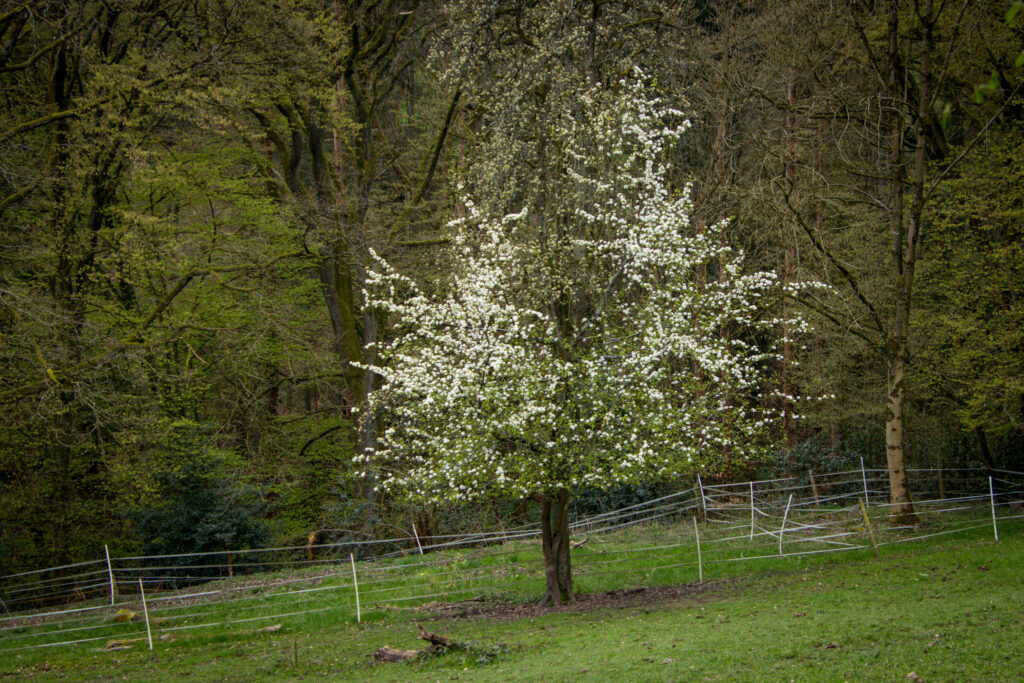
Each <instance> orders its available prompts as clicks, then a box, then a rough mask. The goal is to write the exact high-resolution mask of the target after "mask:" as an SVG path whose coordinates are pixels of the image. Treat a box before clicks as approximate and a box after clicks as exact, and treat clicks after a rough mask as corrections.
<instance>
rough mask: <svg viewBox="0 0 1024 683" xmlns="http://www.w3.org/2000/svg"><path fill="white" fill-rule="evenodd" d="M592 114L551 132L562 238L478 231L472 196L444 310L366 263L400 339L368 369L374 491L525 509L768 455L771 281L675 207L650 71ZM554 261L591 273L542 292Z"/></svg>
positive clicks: (504, 219)
mask: <svg viewBox="0 0 1024 683" xmlns="http://www.w3.org/2000/svg"><path fill="white" fill-rule="evenodd" d="M584 101H585V102H586V103H587V104H588V106H589V108H590V109H591V110H592V111H598V112H600V114H599V115H597V116H595V117H593V118H590V119H588V120H583V119H581V118H578V117H577V118H575V119H573V118H572V117H567V118H566V121H565V124H564V126H563V129H562V130H561V131H559V135H560V136H561V137H562V138H563V140H564V142H565V149H566V151H567V153H566V158H567V159H568V164H567V166H568V167H567V168H566V178H568V180H567V183H568V184H569V186H570V190H571V196H572V197H574V198H575V201H574V204H573V206H574V212H573V213H572V215H571V216H570V217H569V219H568V222H567V224H568V225H569V228H570V229H569V235H570V236H569V238H568V239H567V240H563V241H561V242H558V241H546V240H538V239H536V223H535V222H531V220H530V219H531V216H529V215H528V214H527V212H525V211H522V212H519V213H515V214H509V215H505V216H501V217H492V216H487V215H481V213H480V212H478V211H477V209H476V207H475V206H474V204H473V203H472V202H471V201H468V200H467V201H466V205H467V207H468V210H469V217H468V218H467V219H464V220H461V221H456V222H454V223H453V224H452V226H453V228H454V229H455V230H457V238H456V240H455V245H456V246H455V248H456V249H457V250H458V252H459V254H458V258H457V259H455V261H456V262H457V263H458V264H459V270H458V272H457V273H455V274H454V275H453V279H452V282H451V286H450V288H449V289H448V291H449V292H450V293H449V294H448V295H446V296H444V297H440V298H431V297H427V296H425V295H424V294H423V293H422V292H421V291H420V290H419V288H417V286H416V285H415V283H413V282H412V281H411V280H410V279H408V278H406V277H404V276H402V275H401V274H399V273H397V272H395V270H394V269H392V268H391V267H390V266H389V265H388V264H387V263H386V262H385V261H384V260H383V259H381V258H379V257H377V256H376V255H374V259H375V263H376V265H375V267H374V268H373V270H372V271H371V273H370V277H369V280H368V284H367V291H366V299H367V301H368V302H369V303H370V304H371V305H373V306H377V307H379V308H380V309H381V310H383V311H385V312H386V313H388V314H389V316H390V317H391V319H392V320H393V321H395V322H396V323H397V329H398V335H397V336H396V338H395V340H394V341H393V342H391V343H390V344H387V345H385V346H384V347H382V348H381V349H380V359H381V361H380V364H379V365H378V366H376V367H374V368H373V370H374V371H375V372H376V373H378V374H379V375H380V376H381V378H382V386H381V388H380V390H378V391H377V392H375V393H374V395H373V396H372V398H371V408H372V409H373V410H375V411H376V412H377V413H378V414H379V416H380V418H381V420H382V423H383V424H384V425H385V427H384V429H383V432H382V434H381V437H380V442H379V447H378V449H377V451H376V452H375V453H366V454H362V455H360V456H357V460H358V462H360V463H361V464H363V465H364V466H365V467H366V468H367V469H369V468H370V467H376V468H379V470H380V474H379V478H378V481H379V485H380V486H382V487H384V488H388V489H401V490H403V491H406V492H409V493H413V494H415V495H418V496H420V497H422V498H425V499H427V500H444V499H447V500H463V499H469V498H479V497H483V496H487V495H496V494H505V495H516V496H526V495H531V494H534V493H545V492H550V491H553V490H555V489H560V488H575V487H579V486H594V487H602V486H610V485H614V484H618V483H623V482H629V481H635V480H637V479H638V478H641V477H647V476H658V475H675V474H681V473H690V472H694V471H699V470H700V469H701V468H702V467H707V466H715V467H720V466H722V464H723V462H728V461H736V460H741V461H742V459H744V458H746V457H750V456H751V455H752V454H753V453H754V452H755V451H756V449H757V448H758V444H762V443H764V439H763V435H764V432H765V430H766V427H768V425H769V423H770V422H771V420H773V419H775V416H774V415H773V414H771V413H769V412H764V411H765V409H764V408H762V409H761V410H760V411H759V410H757V409H755V408H754V407H753V406H755V405H758V402H757V400H756V398H757V395H758V394H759V392H760V387H761V386H762V384H763V382H764V372H765V369H766V368H767V367H768V366H769V365H770V363H772V362H773V361H774V360H775V359H776V358H777V357H778V354H777V350H776V349H775V348H774V347H773V346H768V347H764V344H763V343H760V344H759V343H755V342H754V341H753V340H754V339H756V338H766V337H767V336H769V335H770V333H771V330H772V329H773V327H774V325H773V321H772V320H770V319H767V318H766V316H765V315H764V313H765V311H766V309H767V308H768V306H769V304H770V301H771V297H773V296H777V295H779V294H780V292H779V289H780V288H779V283H778V281H777V278H776V277H775V275H774V274H772V273H767V272H759V273H750V274H744V273H743V272H742V268H741V266H742V258H743V254H742V253H741V252H739V251H737V250H734V249H731V248H729V247H728V246H726V245H725V240H724V236H723V229H722V228H723V226H722V225H712V226H708V227H706V228H704V229H703V231H701V232H699V233H698V232H695V231H694V230H693V228H692V227H691V224H690V220H689V214H690V209H691V206H690V200H689V190H688V188H684V189H682V190H681V191H679V192H677V193H675V195H673V192H672V191H671V187H670V183H669V181H668V168H667V166H666V162H665V158H666V151H667V149H668V147H669V146H670V145H671V144H672V143H673V141H674V140H676V139H677V138H678V137H679V135H681V134H682V132H683V130H684V129H685V128H686V125H687V123H686V121H685V119H684V118H683V116H682V114H680V113H679V112H677V111H674V110H671V109H669V108H666V107H664V106H662V104H661V103H660V102H659V100H657V99H652V98H650V97H648V96H647V94H646V92H645V86H644V85H643V76H642V74H637V75H636V77H635V78H633V79H630V80H628V81H623V82H621V83H620V84H619V87H618V88H616V89H615V90H614V92H611V91H608V90H594V91H592V92H590V93H587V94H585V95H584ZM545 218H549V217H545ZM552 244H554V245H555V246H553V247H552V246H551V245H552ZM551 249H559V250H569V251H571V252H572V254H573V255H574V258H572V259H565V258H563V257H564V256H565V254H564V253H554V252H552V251H550V250H551ZM562 261H565V262H567V263H571V264H572V265H573V267H575V268H579V267H580V264H586V265H587V268H588V272H587V273H584V274H580V273H578V272H574V273H567V274H565V278H564V281H565V282H568V283H572V286H566V287H564V288H563V289H562V290H560V291H549V290H548V289H545V288H547V287H551V283H552V282H554V281H556V280H557V278H552V277H550V273H549V274H548V276H545V277H544V278H536V277H535V274H536V273H538V272H540V271H539V270H538V267H537V264H538V263H560V262H562ZM545 297H548V298H549V299H552V298H553V299H557V300H558V301H559V302H563V304H562V305H560V306H554V305H552V306H551V307H550V308H545V307H544V306H542V305H538V302H543V301H544V300H545ZM565 301H568V302H569V304H571V305H569V304H565V303H564V302H565ZM540 309H544V310H540ZM566 311H568V312H566ZM758 331H760V332H759V333H758Z"/></svg>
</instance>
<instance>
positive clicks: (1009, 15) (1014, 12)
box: [1006, 1, 1024, 24]
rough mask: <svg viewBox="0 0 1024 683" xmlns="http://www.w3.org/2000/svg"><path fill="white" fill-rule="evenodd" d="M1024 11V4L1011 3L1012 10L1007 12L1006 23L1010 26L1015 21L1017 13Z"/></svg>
mask: <svg viewBox="0 0 1024 683" xmlns="http://www.w3.org/2000/svg"><path fill="white" fill-rule="evenodd" d="M1022 9H1024V2H1019V1H1017V2H1012V3H1010V9H1008V10H1006V23H1007V24H1009V23H1010V22H1011V21H1013V19H1014V17H1016V16H1017V13H1018V12H1020V11H1021V10H1022Z"/></svg>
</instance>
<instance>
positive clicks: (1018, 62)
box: [1013, 52, 1024, 69]
mask: <svg viewBox="0 0 1024 683" xmlns="http://www.w3.org/2000/svg"><path fill="white" fill-rule="evenodd" d="M1013 65H1014V66H1015V67H1017V68H1018V69H1019V68H1020V67H1022V66H1024V52H1021V53H1020V54H1019V55H1017V59H1015V60H1014V61H1013Z"/></svg>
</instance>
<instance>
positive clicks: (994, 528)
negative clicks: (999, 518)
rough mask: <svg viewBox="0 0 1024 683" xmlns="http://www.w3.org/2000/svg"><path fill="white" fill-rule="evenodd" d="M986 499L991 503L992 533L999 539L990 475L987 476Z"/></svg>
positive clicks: (994, 497) (994, 498)
mask: <svg viewBox="0 0 1024 683" xmlns="http://www.w3.org/2000/svg"><path fill="white" fill-rule="evenodd" d="M988 499H989V502H991V503H992V533H993V534H995V536H996V541H997V542H998V541H999V527H998V526H997V525H996V494H995V490H994V489H993V488H992V477H989V478H988Z"/></svg>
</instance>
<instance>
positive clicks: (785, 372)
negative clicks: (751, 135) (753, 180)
mask: <svg viewBox="0 0 1024 683" xmlns="http://www.w3.org/2000/svg"><path fill="white" fill-rule="evenodd" d="M786 104H787V105H788V107H787V109H786V121H785V124H784V127H785V149H784V151H783V161H784V167H785V174H786V185H787V187H788V191H789V193H790V194H795V192H796V180H797V177H796V172H797V152H796V138H795V135H794V130H795V128H796V104H797V100H796V69H795V68H792V67H791V68H790V69H789V72H788V75H787V78H786ZM797 230H798V227H797V225H796V216H794V215H792V214H790V216H789V220H788V221H786V222H785V223H784V224H783V231H782V244H783V248H784V252H785V253H784V264H783V271H782V285H783V287H788V286H789V285H790V283H792V282H793V281H794V279H795V277H796V273H795V271H796V244H795V242H796V231H797ZM792 318H793V304H792V300H791V299H790V298H789V297H786V298H784V299H783V300H782V372H781V377H780V378H779V379H780V384H781V385H782V386H781V389H782V393H783V394H785V395H786V398H785V399H783V408H782V435H783V438H784V439H785V441H786V446H787V447H788V448H793V447H794V446H796V406H795V405H794V403H793V399H792V398H790V397H796V394H797V391H798V389H797V386H796V377H795V376H794V375H795V374H796V373H795V372H794V368H795V366H796V363H795V361H796V349H795V348H794V344H793V335H794V334H795V333H796V332H795V330H793V329H791V326H790V324H789V321H790V320H791V319H792Z"/></svg>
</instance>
